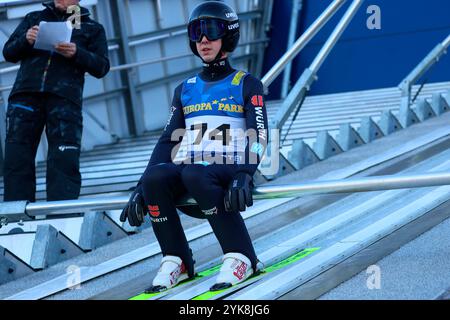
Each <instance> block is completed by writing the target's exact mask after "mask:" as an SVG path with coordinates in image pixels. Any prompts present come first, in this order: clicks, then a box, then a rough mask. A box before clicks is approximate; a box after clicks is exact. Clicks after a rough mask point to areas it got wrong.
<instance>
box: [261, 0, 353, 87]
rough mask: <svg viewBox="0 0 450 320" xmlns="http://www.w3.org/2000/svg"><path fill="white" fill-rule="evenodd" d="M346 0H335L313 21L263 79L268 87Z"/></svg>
mask: <svg viewBox="0 0 450 320" xmlns="http://www.w3.org/2000/svg"><path fill="white" fill-rule="evenodd" d="M345 1H346V0H335V1H333V2H332V3H331V4H330V5H329V6H328V8H327V9H326V10H325V11H324V12H323V13H322V14H321V15H320V16H319V17H318V18H317V19H316V21H314V22H313V24H312V25H311V26H310V27H309V28H308V30H306V31H305V32H304V33H303V34H302V35H301V36H300V38H298V40H297V41H296V42H295V43H294V45H293V46H292V48H290V49H289V50H288V51H287V52H286V53H285V54H284V55H283V56H282V57H281V58H280V60H278V62H277V63H276V64H275V65H274V66H273V67H272V68H271V69H270V70H269V72H267V74H266V75H265V76H264V77H263V78H262V79H261V82H262V83H263V85H264V86H265V87H266V88H267V87H268V86H269V85H270V84H271V83H272V82H273V81H274V80H275V79H276V78H277V77H278V76H279V75H280V73H281V72H283V69H284V67H285V66H286V65H287V64H288V63H289V62H290V61H292V59H293V58H294V57H295V56H296V55H297V54H298V53H299V52H300V51H301V50H302V49H303V48H304V47H305V46H306V45H307V44H308V43H309V42H310V41H311V39H312V38H313V37H314V36H315V35H316V34H317V33H318V32H319V31H320V30H321V29H322V28H323V26H324V25H325V24H326V23H327V22H328V21H329V20H330V19H331V18H332V17H333V15H334V14H335V13H336V12H337V11H338V10H339V8H340V7H341V6H342V5H343V4H344V2H345Z"/></svg>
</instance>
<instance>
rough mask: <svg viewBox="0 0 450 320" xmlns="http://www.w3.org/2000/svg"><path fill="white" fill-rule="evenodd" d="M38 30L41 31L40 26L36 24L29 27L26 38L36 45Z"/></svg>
mask: <svg viewBox="0 0 450 320" xmlns="http://www.w3.org/2000/svg"><path fill="white" fill-rule="evenodd" d="M38 32H39V26H34V27H32V28H30V29H28V31H27V35H26V38H27V41H28V43H29V44H30V45H34V43H35V42H36V39H37V35H38Z"/></svg>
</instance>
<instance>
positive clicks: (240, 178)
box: [225, 172, 254, 212]
mask: <svg viewBox="0 0 450 320" xmlns="http://www.w3.org/2000/svg"><path fill="white" fill-rule="evenodd" d="M253 187H254V185H253V178H252V176H250V175H249V174H247V173H245V172H239V173H238V174H236V175H235V176H234V178H233V180H232V181H231V182H230V185H229V187H228V191H227V192H226V193H225V210H226V211H230V212H236V211H245V209H246V206H247V207H251V206H252V205H253V194H252V193H253Z"/></svg>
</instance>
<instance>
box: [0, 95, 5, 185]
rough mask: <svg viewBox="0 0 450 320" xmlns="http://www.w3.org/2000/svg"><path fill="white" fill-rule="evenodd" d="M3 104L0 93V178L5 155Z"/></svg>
mask: <svg viewBox="0 0 450 320" xmlns="http://www.w3.org/2000/svg"><path fill="white" fill-rule="evenodd" d="M4 103H5V102H4V101H3V96H2V93H1V92H0V177H2V176H3V163H4V158H5V156H4V154H5V139H6V114H5V107H6V106H5V104H4Z"/></svg>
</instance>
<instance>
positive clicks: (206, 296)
mask: <svg viewBox="0 0 450 320" xmlns="http://www.w3.org/2000/svg"><path fill="white" fill-rule="evenodd" d="M319 249H320V248H306V249H303V250H301V251H299V252H297V253H295V254H293V255H291V256H289V257H287V258H286V259H283V260H281V261H279V262H276V263H274V264H272V265H270V266H267V267H265V268H264V270H262V271H261V272H260V273H259V274H257V275H254V276H252V277H250V278H248V279H247V280H245V281H244V282H241V283H239V284H237V285H234V286H232V287H230V288H227V289H223V290H218V291H210V290H209V291H206V292H204V293H202V294H200V295H197V296H195V297H194V298H192V300H211V299H218V298H222V297H225V296H228V295H230V294H232V293H234V292H236V291H238V290H241V289H242V288H245V287H248V286H249V285H251V284H252V283H255V282H257V281H259V280H261V279H262V278H263V277H265V276H266V275H267V274H269V273H272V272H274V271H277V270H280V269H282V268H284V267H286V266H288V265H291V264H293V263H295V262H297V261H299V260H301V259H304V258H306V257H307V256H309V255H311V254H313V253H314V252H316V251H318V250H319Z"/></svg>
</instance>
